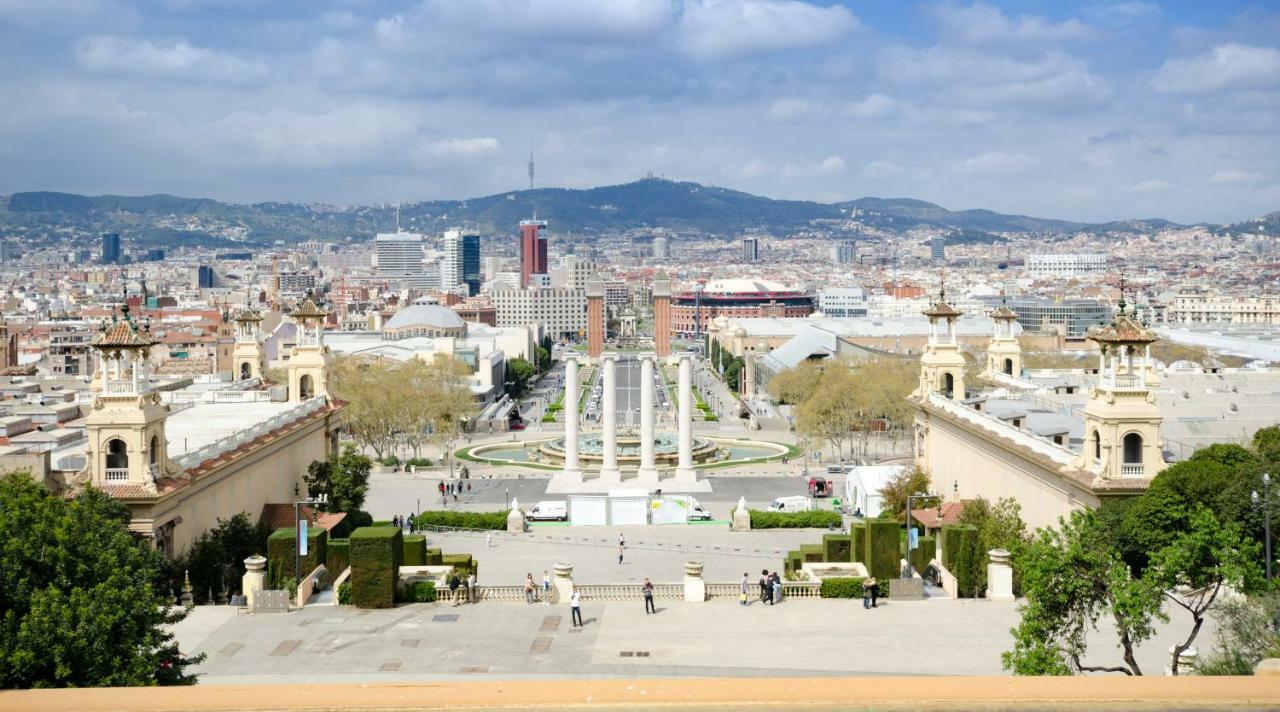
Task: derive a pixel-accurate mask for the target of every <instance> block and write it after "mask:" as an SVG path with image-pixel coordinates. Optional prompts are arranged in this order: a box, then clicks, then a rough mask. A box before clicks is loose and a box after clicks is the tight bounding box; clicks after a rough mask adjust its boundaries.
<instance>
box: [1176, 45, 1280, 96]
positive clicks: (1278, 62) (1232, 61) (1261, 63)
mask: <svg viewBox="0 0 1280 712" xmlns="http://www.w3.org/2000/svg"><path fill="white" fill-rule="evenodd" d="M1151 86H1152V87H1154V88H1155V90H1156V91H1162V92H1212V91H1223V90H1232V89H1257V88H1261V87H1274V86H1280V49H1275V48H1273V47H1251V46H1248V45H1241V44H1235V43H1234V42H1233V43H1229V44H1224V45H1219V46H1217V47H1214V48H1213V49H1212V50H1210V51H1208V52H1206V53H1204V54H1199V55H1196V56H1194V57H1184V58H1181V59H1171V60H1169V61H1167V62H1165V63H1164V64H1163V65H1162V66H1161V67H1160V69H1159V70H1157V71H1156V73H1155V76H1154V77H1152V79H1151Z"/></svg>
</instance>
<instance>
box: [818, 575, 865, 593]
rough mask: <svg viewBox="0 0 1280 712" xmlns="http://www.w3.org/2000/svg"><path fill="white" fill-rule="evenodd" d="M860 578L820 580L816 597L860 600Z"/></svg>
mask: <svg viewBox="0 0 1280 712" xmlns="http://www.w3.org/2000/svg"><path fill="white" fill-rule="evenodd" d="M862 581H863V578H862V577H861V576H850V577H848V578H826V579H822V587H821V588H819V589H818V595H819V596H821V597H822V598H862Z"/></svg>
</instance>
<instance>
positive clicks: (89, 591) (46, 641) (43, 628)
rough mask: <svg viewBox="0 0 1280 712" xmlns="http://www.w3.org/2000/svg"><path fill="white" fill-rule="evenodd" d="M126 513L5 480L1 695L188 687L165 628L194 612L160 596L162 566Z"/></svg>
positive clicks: (102, 502) (183, 660)
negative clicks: (9, 690) (38, 690)
mask: <svg viewBox="0 0 1280 712" xmlns="http://www.w3.org/2000/svg"><path fill="white" fill-rule="evenodd" d="M128 520H129V513H128V510H126V509H124V507H123V506H122V505H120V504H119V503H118V502H115V501H114V500H112V499H110V498H109V497H107V496H106V495H104V494H102V493H101V492H98V491H96V490H93V489H88V490H85V491H84V492H83V493H82V494H80V495H78V496H77V497H75V498H74V499H65V498H63V497H61V496H58V495H54V494H52V493H50V492H49V491H47V490H45V489H44V488H43V487H41V486H39V485H37V484H36V483H35V482H33V481H32V480H31V478H30V476H29V475H27V474H25V473H19V474H10V475H6V476H3V477H0V687H4V688H28V687H99V686H143V685H182V684H186V685H190V684H194V683H195V677H194V676H193V675H191V674H189V673H188V672H187V671H186V668H187V666H188V665H191V664H195V663H199V662H200V661H201V660H203V659H204V656H197V657H194V658H187V657H184V656H183V655H182V654H181V653H180V652H179V650H178V644H177V641H175V640H174V637H173V634H172V633H171V632H169V630H168V626H172V625H173V624H175V623H178V622H179V621H181V620H182V619H183V618H185V617H186V615H187V612H186V611H185V610H181V609H172V608H169V606H168V604H169V601H168V597H167V596H166V595H164V594H162V592H161V591H160V590H159V589H158V588H157V586H156V582H157V581H159V580H161V579H162V578H163V571H164V569H165V563H164V559H163V557H161V555H160V554H159V553H157V552H156V551H155V550H153V549H151V548H150V547H148V546H147V545H146V544H145V543H143V542H141V541H139V540H137V539H135V538H134V537H133V536H132V535H130V534H129V532H128V530H127V529H126V528H125V526H124V525H125V523H127V522H128Z"/></svg>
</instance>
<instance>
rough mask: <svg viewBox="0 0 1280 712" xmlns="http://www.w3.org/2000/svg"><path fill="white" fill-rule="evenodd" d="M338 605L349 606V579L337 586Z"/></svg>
mask: <svg viewBox="0 0 1280 712" xmlns="http://www.w3.org/2000/svg"><path fill="white" fill-rule="evenodd" d="M338 605H340V606H349V605H351V579H347V580H346V581H343V582H342V585H341V586H338Z"/></svg>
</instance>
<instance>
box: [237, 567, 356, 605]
mask: <svg viewBox="0 0 1280 712" xmlns="http://www.w3.org/2000/svg"><path fill="white" fill-rule="evenodd" d="M266 569H267V559H266V557H264V556H260V555H258V554H254V555H253V556H250V557H249V558H247V559H245V560H244V576H241V577H240V593H241V594H243V595H244V597H245V602H246V605H248V606H249V610H251V611H252V610H253V599H254V598H255V597H256V596H257V594H258V591H261V590H262V589H264V588H266V587H267V571H266ZM341 574H342V572H341V571H339V572H337V573H336V574H334V575H335V576H338V575H341Z"/></svg>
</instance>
